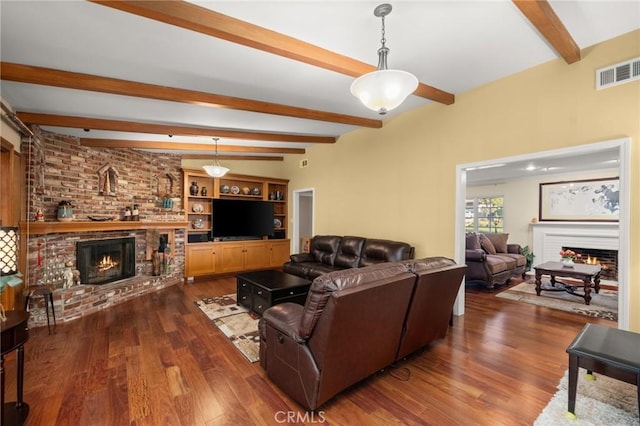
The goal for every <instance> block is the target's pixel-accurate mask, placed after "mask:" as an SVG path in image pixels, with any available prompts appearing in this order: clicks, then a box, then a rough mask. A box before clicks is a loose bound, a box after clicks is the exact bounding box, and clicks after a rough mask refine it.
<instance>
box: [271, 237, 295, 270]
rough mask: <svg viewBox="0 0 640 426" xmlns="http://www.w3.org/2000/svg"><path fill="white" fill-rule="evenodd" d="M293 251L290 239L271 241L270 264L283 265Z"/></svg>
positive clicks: (272, 265)
mask: <svg viewBox="0 0 640 426" xmlns="http://www.w3.org/2000/svg"><path fill="white" fill-rule="evenodd" d="M290 253H291V250H290V243H289V240H282V241H270V242H269V266H270V267H274V266H275V267H277V266H282V265H283V264H284V263H285V262H287V261H288V260H289V255H290Z"/></svg>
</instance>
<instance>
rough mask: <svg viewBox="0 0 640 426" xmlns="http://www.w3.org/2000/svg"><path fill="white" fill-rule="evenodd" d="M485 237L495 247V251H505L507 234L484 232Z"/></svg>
mask: <svg viewBox="0 0 640 426" xmlns="http://www.w3.org/2000/svg"><path fill="white" fill-rule="evenodd" d="M485 237H487V238H488V239H489V241H491V243H492V244H493V246H494V247H495V248H496V252H498V253H506V252H507V238H509V234H485Z"/></svg>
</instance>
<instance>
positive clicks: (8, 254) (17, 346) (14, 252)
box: [0, 226, 29, 425]
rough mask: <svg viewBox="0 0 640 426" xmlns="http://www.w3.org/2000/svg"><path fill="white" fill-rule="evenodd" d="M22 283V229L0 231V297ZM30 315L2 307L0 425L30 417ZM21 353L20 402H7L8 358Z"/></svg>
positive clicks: (18, 359)
mask: <svg viewBox="0 0 640 426" xmlns="http://www.w3.org/2000/svg"><path fill="white" fill-rule="evenodd" d="M21 283H22V275H21V274H20V273H19V272H18V228H17V227H6V226H3V227H0V293H2V291H3V290H4V288H5V287H6V286H11V287H15V286H18V285H20V284H21ZM28 320H29V313H27V312H25V311H7V312H5V310H4V308H3V307H2V304H1V303H0V348H1V359H0V394H1V395H0V423H1V424H3V425H21V424H23V423H24V422H25V420H26V418H27V416H28V415H29V405H28V404H27V403H25V402H24V401H23V400H22V386H23V378H24V344H25V343H26V341H27V340H29V327H28ZM14 350H17V353H16V360H17V384H16V386H17V400H16V402H9V403H6V404H5V402H4V382H5V380H4V358H5V356H6V355H8V354H9V353H11V352H13V351H14Z"/></svg>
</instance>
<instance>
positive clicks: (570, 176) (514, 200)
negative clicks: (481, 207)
mask: <svg viewBox="0 0 640 426" xmlns="http://www.w3.org/2000/svg"><path fill="white" fill-rule="evenodd" d="M614 176H618V169H608V170H598V171H593V172H581V173H565V174H553V175H545V176H536V177H532V178H528V179H517V180H513V181H510V182H507V183H500V184H495V185H475V186H474V185H468V186H467V198H473V197H488V196H504V232H508V233H509V242H510V243H514V244H520V245H522V246H526V245H528V246H529V247H533V234H532V230H531V226H530V224H531V223H533V221H537V220H538V200H539V184H540V183H548V182H560V181H566V180H582V179H598V178H609V177H614Z"/></svg>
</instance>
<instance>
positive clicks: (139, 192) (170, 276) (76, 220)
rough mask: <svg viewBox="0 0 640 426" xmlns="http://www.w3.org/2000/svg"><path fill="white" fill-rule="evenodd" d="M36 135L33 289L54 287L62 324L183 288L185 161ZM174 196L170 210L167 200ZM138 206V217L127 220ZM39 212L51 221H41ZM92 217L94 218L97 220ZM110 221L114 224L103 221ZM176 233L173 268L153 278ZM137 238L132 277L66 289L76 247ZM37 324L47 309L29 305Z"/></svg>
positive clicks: (31, 146)
mask: <svg viewBox="0 0 640 426" xmlns="http://www.w3.org/2000/svg"><path fill="white" fill-rule="evenodd" d="M34 130H35V133H36V138H34V139H33V140H30V141H27V140H24V141H23V143H22V147H21V150H22V152H23V153H24V157H25V159H26V164H27V167H26V181H27V191H28V206H27V207H28V219H29V220H28V221H26V222H21V224H20V228H21V235H22V241H23V244H24V246H25V249H26V252H27V267H26V270H25V271H24V275H25V283H26V285H27V286H34V285H39V284H45V285H51V286H53V287H54V288H55V290H54V306H55V310H56V318H57V320H58V322H59V323H60V322H65V321H71V320H73V319H76V318H80V317H82V316H85V315H89V314H91V313H93V312H96V311H97V310H100V309H106V308H108V307H110V306H113V305H116V304H119V303H123V302H126V301H128V300H132V299H135V298H136V297H139V296H141V295H143V294H147V293H151V292H155V291H158V290H160V289H162V288H165V287H167V286H171V285H175V284H177V283H180V282H182V281H183V279H184V256H185V255H184V243H185V229H184V227H185V225H186V222H185V214H184V210H183V209H182V202H181V201H182V200H181V198H180V194H181V191H182V173H181V170H180V161H181V159H180V157H179V156H176V155H169V154H156V153H149V152H140V151H135V150H130V149H107V148H91V147H85V146H82V145H81V143H80V140H79V139H78V138H75V137H70V136H64V135H59V134H56V133H51V132H46V131H43V130H41V129H39V128H35V129H34ZM166 197H170V198H173V201H174V202H173V207H172V208H164V207H163V205H164V204H163V199H164V198H166ZM62 200H69V201H71V204H72V206H73V214H74V217H73V220H72V221H70V222H59V221H57V209H58V203H59V202H60V201H62ZM134 204H136V205H137V206H138V211H139V220H138V221H124V220H123V219H124V216H123V213H124V211H125V209H126V208H131V207H132V206H133V205H134ZM37 211H42V212H43V213H44V218H45V221H44V222H36V221H35V214H36V212H37ZM92 218H93V220H92ZM104 219H108V220H104ZM165 234H170V235H171V241H172V245H171V247H170V256H169V257H168V267H167V268H166V269H165V270H164V271H163V273H162V274H161V275H153V268H152V262H151V253H152V252H153V250H154V249H157V248H158V239H159V236H160V235H165ZM116 239H117V240H121V239H127V240H130V241H133V244H132V246H133V247H132V249H133V252H132V254H133V264H132V265H129V270H130V271H131V272H133V273H132V274H125V275H131V276H130V277H119V278H118V279H114V280H111V281H112V282H106V281H105V282H102V283H96V282H92V281H91V280H89V279H87V278H86V277H85V278H83V279H82V280H81V284H80V285H74V286H72V287H70V288H63V287H64V283H65V279H64V272H65V269H66V268H67V266H66V265H67V264H70V265H72V266H71V268H73V269H76V268H77V267H78V262H77V261H78V254H77V251H76V249H77V248H78V247H80V248H81V249H82V247H83V246H92V245H93V244H94V243H95V242H96V241H99V240H116ZM30 312H31V317H30V320H29V325H30V326H41V325H46V313H45V310H44V304H43V301H42V300H39V298H35V299H31V301H30Z"/></svg>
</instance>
